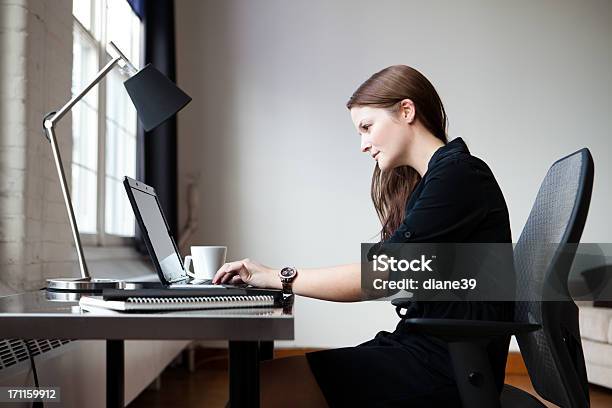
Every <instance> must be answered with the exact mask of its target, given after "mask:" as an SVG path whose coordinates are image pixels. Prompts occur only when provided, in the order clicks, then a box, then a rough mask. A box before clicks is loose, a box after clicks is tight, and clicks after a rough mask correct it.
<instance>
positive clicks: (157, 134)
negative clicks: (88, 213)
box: [128, 0, 178, 252]
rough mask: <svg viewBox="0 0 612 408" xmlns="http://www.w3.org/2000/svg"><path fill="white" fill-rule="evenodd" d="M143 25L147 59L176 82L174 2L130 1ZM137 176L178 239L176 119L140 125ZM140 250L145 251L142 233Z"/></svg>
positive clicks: (138, 235)
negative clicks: (149, 189)
mask: <svg viewBox="0 0 612 408" xmlns="http://www.w3.org/2000/svg"><path fill="white" fill-rule="evenodd" d="M128 2H129V3H130V6H132V9H133V10H134V12H135V13H136V14H137V15H138V16H139V17H140V19H141V20H142V23H143V26H144V47H143V48H144V56H143V61H144V64H143V66H145V65H146V64H152V65H153V66H155V68H157V69H158V70H159V71H161V72H162V73H163V74H165V75H166V76H167V77H168V78H170V80H172V81H173V82H176V53H175V40H174V0H128ZM136 177H137V178H138V180H142V181H144V182H145V183H146V184H148V185H150V186H152V187H153V188H155V191H156V192H157V196H158V197H159V201H160V203H161V206H162V209H163V211H164V214H165V216H166V221H167V222H168V227H169V228H170V232H171V234H172V235H173V236H174V237H175V239H178V236H177V234H178V209H177V193H178V191H177V177H178V169H177V141H176V116H174V117H172V118H170V119H169V120H168V121H166V122H165V123H163V124H161V125H160V126H159V127H157V128H156V129H153V130H152V131H150V132H145V131H144V130H143V129H142V127H141V126H140V124H139V126H138V144H137V160H136ZM136 242H137V244H136V245H137V248H138V249H139V250H140V251H141V252H146V248H145V246H144V243H143V242H142V239H141V238H140V233H139V231H137V233H136Z"/></svg>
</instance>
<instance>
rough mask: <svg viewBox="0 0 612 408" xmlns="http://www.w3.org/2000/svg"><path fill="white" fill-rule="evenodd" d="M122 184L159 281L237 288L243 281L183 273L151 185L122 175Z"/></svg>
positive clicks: (184, 286) (168, 285)
mask: <svg viewBox="0 0 612 408" xmlns="http://www.w3.org/2000/svg"><path fill="white" fill-rule="evenodd" d="M123 185H124V187H125V191H126V192H127V196H128V198H129V200H130V204H131V205H132V209H133V210H134V215H135V217H136V222H138V226H139V227H140V231H141V232H142V238H143V240H144V242H145V244H146V246H147V250H148V251H149V256H150V257H151V260H152V261H153V265H154V266H155V270H156V271H157V275H158V276H159V280H160V281H161V283H162V285H163V286H164V287H166V288H171V289H191V288H199V289H203V288H217V289H220V288H222V287H225V288H237V287H246V286H247V285H229V284H223V285H215V284H213V283H212V279H199V280H196V279H193V278H191V277H190V276H188V275H187V273H186V272H185V269H184V265H183V260H182V259H181V255H180V254H179V251H178V248H177V246H176V243H175V242H174V239H173V238H172V235H171V234H170V229H169V228H168V223H167V222H166V217H165V216H164V212H163V211H162V208H161V205H160V203H159V199H158V198H157V194H156V193H155V189H154V188H153V187H151V186H148V185H146V184H144V183H142V182H140V181H138V180H134V179H131V178H129V177H127V176H126V177H125V178H124V180H123Z"/></svg>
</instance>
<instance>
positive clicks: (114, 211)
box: [71, 0, 142, 245]
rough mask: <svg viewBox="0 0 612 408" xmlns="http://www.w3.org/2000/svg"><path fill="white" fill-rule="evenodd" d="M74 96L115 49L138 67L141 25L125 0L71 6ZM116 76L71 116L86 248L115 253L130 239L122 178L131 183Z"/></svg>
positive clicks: (131, 112)
mask: <svg viewBox="0 0 612 408" xmlns="http://www.w3.org/2000/svg"><path fill="white" fill-rule="evenodd" d="M72 14H73V17H74V18H73V25H74V40H73V41H74V44H73V62H74V63H73V72H72V93H73V95H74V94H76V93H78V92H79V91H80V90H81V89H83V87H85V86H86V85H87V84H88V83H89V82H90V81H91V80H92V79H93V78H94V77H95V75H96V73H97V72H98V71H99V70H100V69H101V68H102V67H103V66H104V65H105V64H106V63H107V62H108V61H109V60H110V59H111V56H114V55H113V54H112V51H110V50H109V49H108V43H109V42H110V41H113V42H114V43H115V44H116V45H117V46H118V47H119V49H120V50H121V51H122V52H123V53H124V54H125V55H126V56H127V57H128V58H129V59H130V61H131V62H132V64H134V66H135V67H137V68H138V67H140V54H141V32H142V27H141V22H140V20H139V19H138V17H137V16H136V15H135V14H134V12H133V11H132V9H131V8H130V6H129V4H128V3H127V1H126V0H73V9H72ZM126 79H127V77H125V75H124V74H123V73H122V72H121V71H120V70H119V68H118V67H117V68H114V69H113V70H112V71H111V72H110V73H109V74H108V75H106V77H105V79H104V80H103V81H102V82H100V83H99V84H98V86H97V87H95V88H94V89H92V90H91V91H90V92H89V93H88V94H87V96H86V97H85V98H83V99H82V100H81V101H80V102H79V103H77V104H76V105H75V106H74V108H73V110H72V137H73V148H72V189H71V193H72V202H73V205H74V211H75V214H76V218H77V223H78V225H79V230H80V232H81V237H82V240H83V243H84V244H87V245H118V244H124V243H126V241H129V238H131V237H133V236H134V226H135V224H134V215H133V212H132V208H131V206H130V204H129V201H128V199H127V197H126V194H125V191H124V189H123V185H122V182H123V176H129V177H135V175H136V120H137V118H136V110H135V109H134V106H133V105H132V103H131V101H130V99H129V96H128V94H127V92H126V91H125V88H124V86H123V82H124V81H125V80H126Z"/></svg>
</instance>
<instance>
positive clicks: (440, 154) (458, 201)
mask: <svg viewBox="0 0 612 408" xmlns="http://www.w3.org/2000/svg"><path fill="white" fill-rule="evenodd" d="M386 242H390V243H411V242H453V243H471V242H475V243H478V242H485V243H503V242H507V243H511V242H512V236H511V231H510V220H509V214H508V208H507V206H506V202H505V200H504V196H503V194H502V192H501V189H500V188H499V185H498V184H497V181H496V180H495V177H494V176H493V173H492V172H491V169H489V167H488V166H487V164H486V163H485V162H483V161H482V160H480V159H478V158H476V157H474V156H472V155H471V154H470V152H469V150H468V148H467V146H466V144H465V142H464V141H463V140H462V139H461V138H460V137H459V138H456V139H454V140H452V141H451V142H449V143H448V144H446V145H445V146H443V147H441V148H439V149H438V150H437V151H436V152H435V153H434V155H433V156H432V158H431V160H430V161H429V165H428V167H427V172H426V173H425V175H424V176H423V178H422V179H421V181H420V182H419V183H418V185H417V186H416V188H415V190H414V192H413V193H412V194H411V196H410V198H409V199H408V202H407V203H406V211H405V217H404V220H403V221H402V223H401V225H400V226H399V227H398V228H397V230H396V231H395V232H394V233H393V235H392V236H391V237H390V238H389V239H388V240H387V241H386ZM413 317H424V318H445V319H476V320H501V321H510V320H512V319H513V305H512V303H508V302H413V303H412V305H411V307H410V308H409V309H408V311H407V315H406V318H413ZM404 331H405V329H404V327H403V325H402V322H400V323H399V324H398V326H397V329H396V333H400V334H401V333H403V332H404ZM406 340H407V341H409V342H414V341H416V342H418V343H421V344H420V346H422V347H425V348H426V349H428V350H429V352H430V353H434V354H437V357H438V361H440V363H442V362H443V361H444V360H446V359H447V358H448V355H447V354H446V350H444V349H445V346H444V345H443V343H441V342H439V341H437V340H436V339H434V338H430V337H427V338H415V337H414V336H409V337H408V338H406ZM508 343H509V338H507V337H504V338H498V339H495V340H494V341H493V342H492V343H491V344H490V346H489V347H488V352H489V358H490V360H491V363H492V365H493V372H494V374H495V377H496V383H497V385H498V388H499V389H501V387H502V386H503V379H504V370H505V363H506V358H507V354H508ZM448 364H449V365H450V362H448ZM441 368H442V367H441Z"/></svg>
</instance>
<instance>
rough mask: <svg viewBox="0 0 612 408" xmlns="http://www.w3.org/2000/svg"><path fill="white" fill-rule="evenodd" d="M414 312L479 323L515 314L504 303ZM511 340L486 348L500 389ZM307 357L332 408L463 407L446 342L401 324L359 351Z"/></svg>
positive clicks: (446, 305) (432, 306)
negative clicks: (415, 331) (414, 331)
mask: <svg viewBox="0 0 612 408" xmlns="http://www.w3.org/2000/svg"><path fill="white" fill-rule="evenodd" d="M442 311H444V313H441V312H442ZM410 312H412V313H411V316H408V317H417V316H418V317H433V316H432V315H437V317H442V316H444V317H447V318H464V319H466V318H467V319H480V320H508V319H507V316H508V315H511V314H510V313H511V309H510V310H509V309H508V305H507V304H503V303H502V302H499V303H498V304H495V305H492V304H485V303H484V302H483V303H480V304H476V305H475V304H469V303H468V302H466V303H462V304H457V303H454V302H450V303H443V302H435V303H434V302H431V303H429V304H425V305H423V304H419V305H417V304H415V309H413V310H411V311H410ZM441 315H442V316H441ZM509 341H510V339H509V337H502V338H497V339H494V340H493V341H492V342H491V343H490V344H489V346H488V347H487V351H488V355H489V360H490V362H491V365H492V369H493V373H494V375H495V377H496V378H495V382H496V384H497V386H498V389H499V390H501V387H502V386H503V381H504V371H505V364H506V358H507V355H508V345H509ZM306 359H307V360H308V363H309V366H310V369H311V371H312V373H313V374H314V377H315V378H316V380H317V383H318V385H319V387H320V388H321V390H322V392H323V395H324V396H325V399H326V400H327V403H328V404H329V406H330V407H461V401H460V396H459V391H458V389H457V387H456V384H455V378H454V373H453V367H452V363H451V360H450V354H449V352H448V348H447V346H446V344H445V343H444V342H443V341H441V340H439V339H437V338H435V337H431V336H424V335H420V334H417V333H411V332H410V331H409V329H407V328H406V327H405V325H404V323H403V321H400V322H399V324H398V325H397V328H396V330H395V331H394V332H393V333H390V332H387V331H381V332H379V333H378V334H377V335H376V337H375V338H373V339H372V340H369V341H367V342H365V343H362V344H360V345H358V346H355V347H344V348H338V349H331V350H323V351H316V352H312V353H307V354H306Z"/></svg>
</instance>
